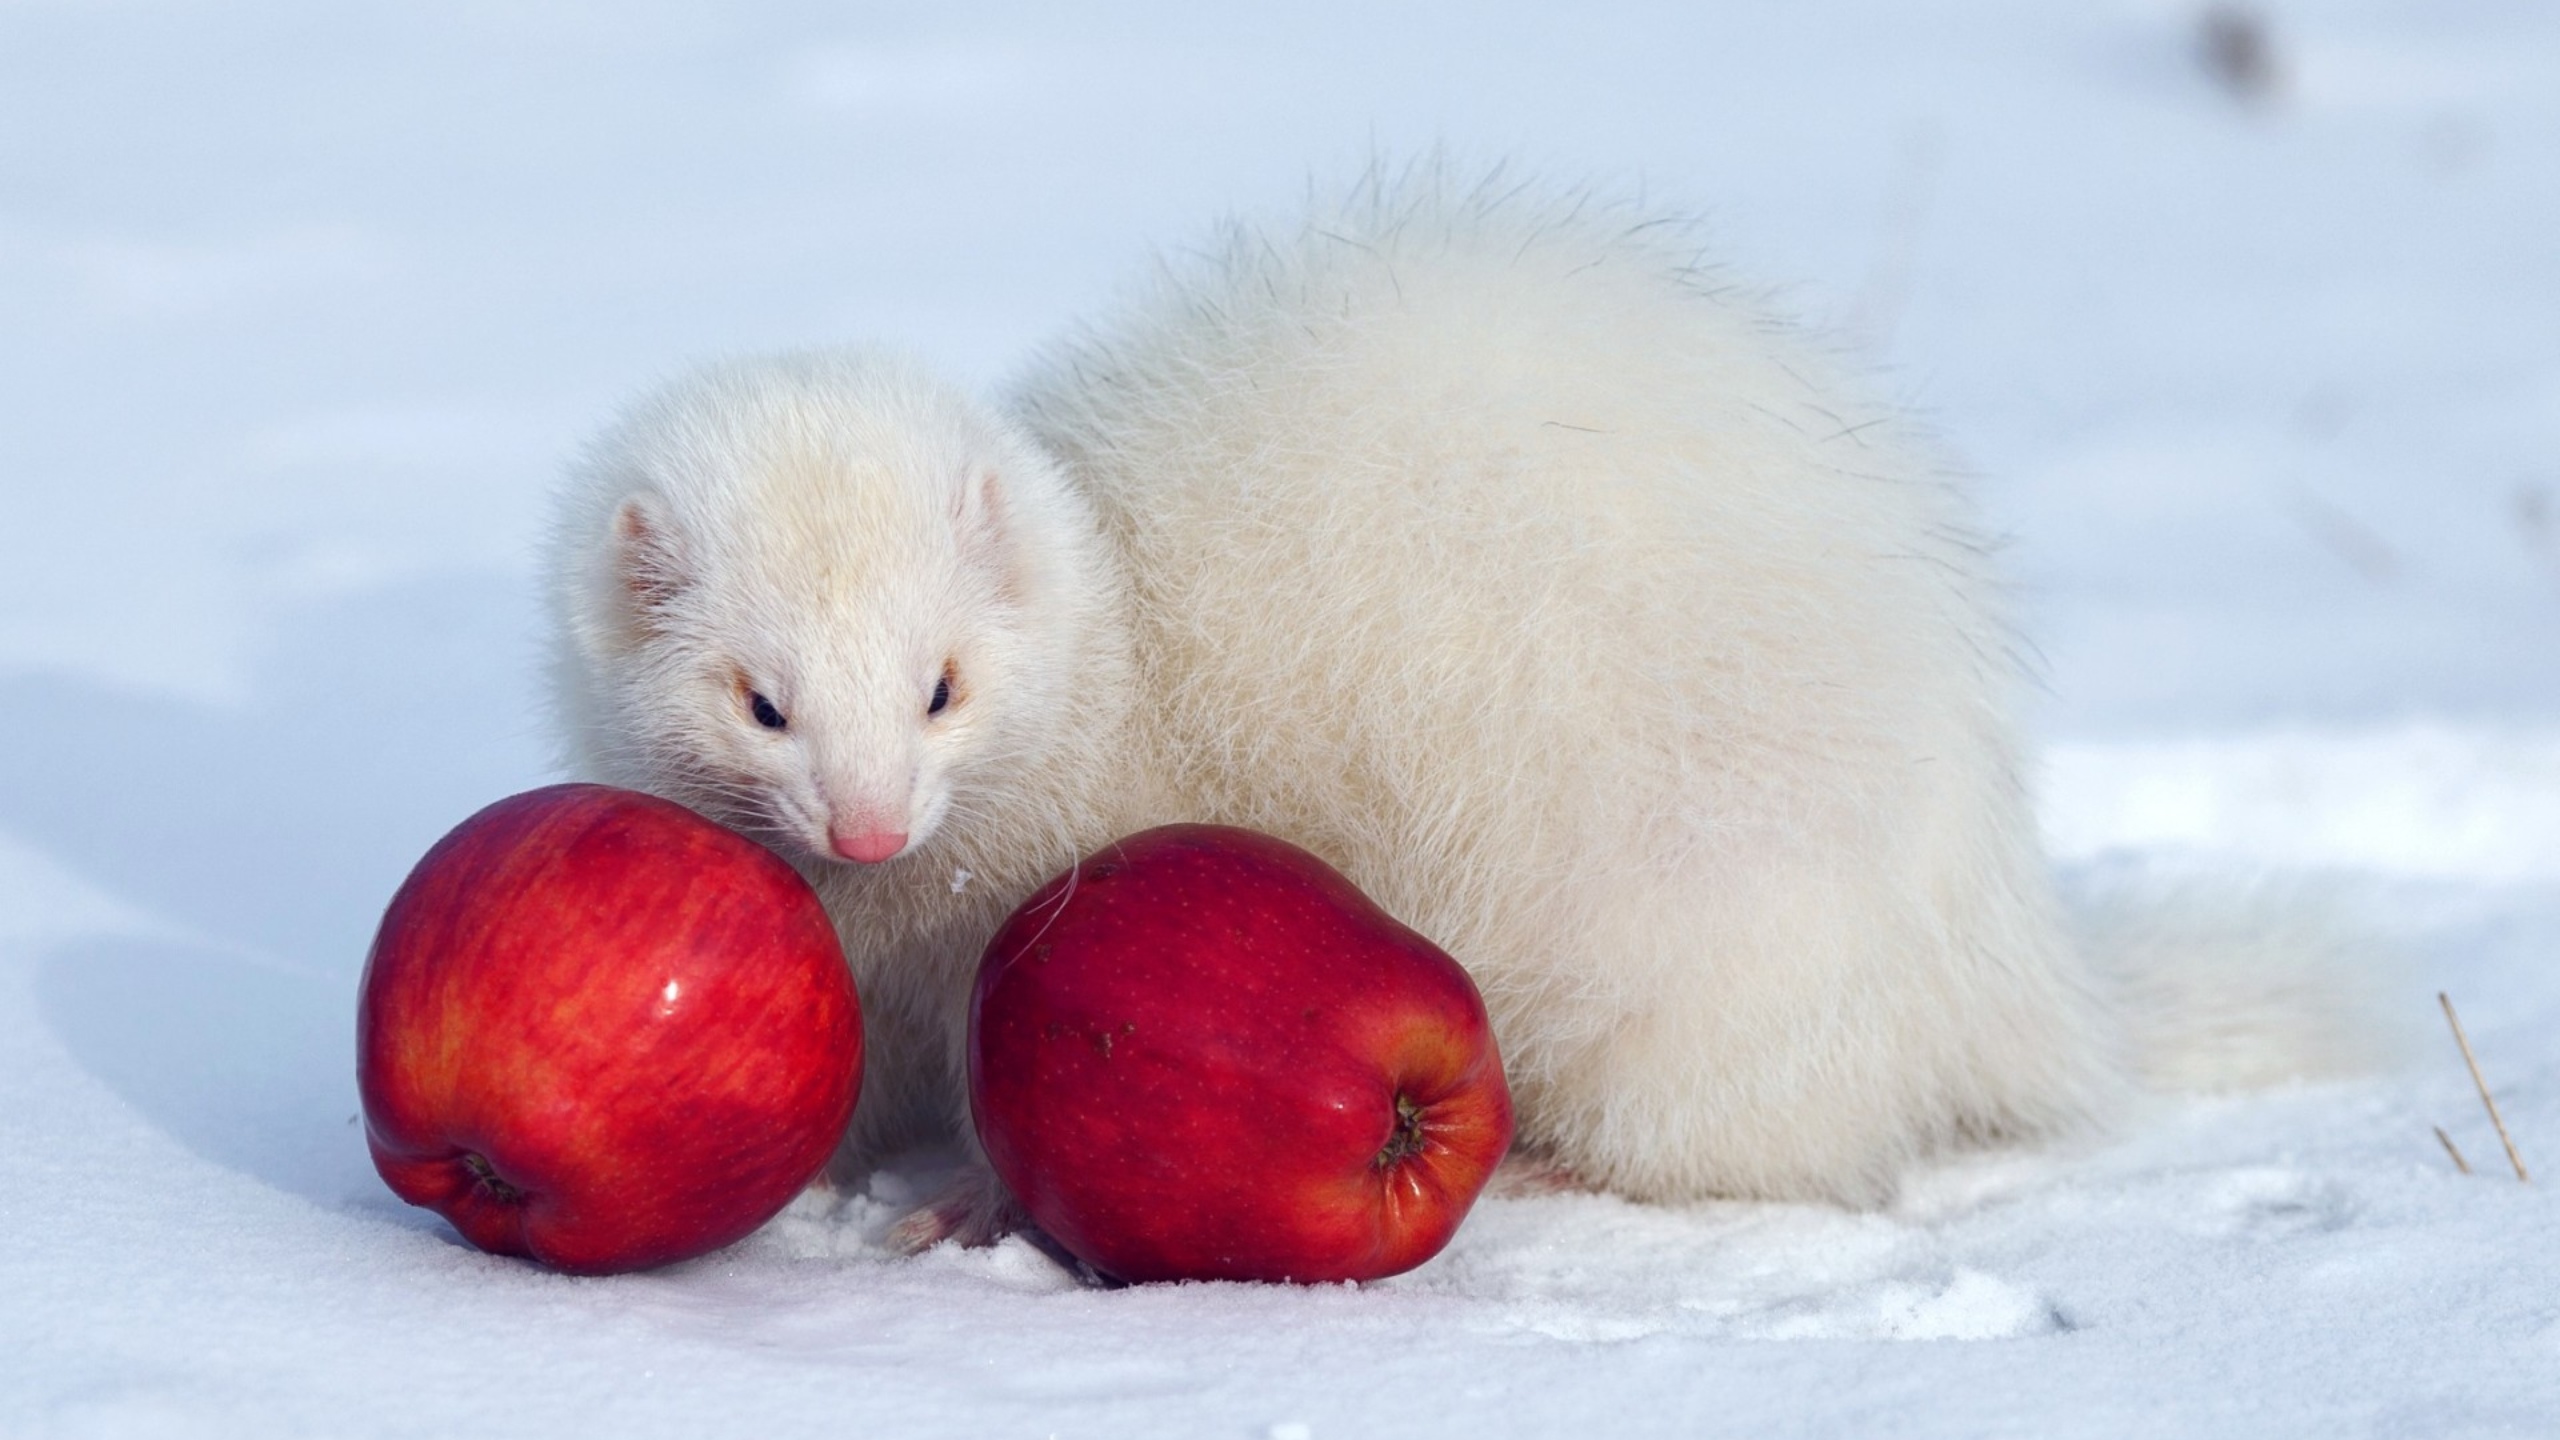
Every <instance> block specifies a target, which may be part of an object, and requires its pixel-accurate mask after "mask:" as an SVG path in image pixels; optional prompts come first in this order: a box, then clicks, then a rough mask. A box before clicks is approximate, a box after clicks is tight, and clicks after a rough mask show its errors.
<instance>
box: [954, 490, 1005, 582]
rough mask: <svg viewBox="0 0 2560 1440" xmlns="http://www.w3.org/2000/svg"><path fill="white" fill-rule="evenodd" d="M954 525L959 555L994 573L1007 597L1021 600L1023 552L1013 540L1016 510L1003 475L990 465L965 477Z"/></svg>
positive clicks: (969, 562)
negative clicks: (1019, 553)
mask: <svg viewBox="0 0 2560 1440" xmlns="http://www.w3.org/2000/svg"><path fill="white" fill-rule="evenodd" d="M951 527H952V530H953V531H954V532H955V533H956V534H957V535H958V536H959V538H960V558H961V559H962V560H963V561H965V562H966V563H968V564H970V565H973V566H976V567H978V568H980V569H982V570H984V571H986V572H987V573H988V574H990V575H993V576H995V577H996V583H997V586H998V588H999V590H1000V592H1001V593H1002V594H1003V596H1004V597H1005V598H1006V599H1007V600H1019V599H1020V598H1021V588H1022V587H1021V584H1020V578H1021V577H1020V576H1019V575H1018V574H1016V570H1017V568H1018V566H1019V564H1020V556H1019V555H1018V554H1017V553H1016V551H1015V548H1014V544H1013V512H1012V508H1011V507H1010V506H1009V505H1008V504H1007V503H1006V501H1005V494H1004V477H1003V476H1002V475H999V474H997V473H996V472H995V471H994V470H992V469H990V470H981V471H979V472H978V473H977V474H976V475H974V476H972V477H971V478H969V479H967V480H964V481H962V482H961V485H960V490H959V494H958V495H957V496H956V497H955V498H954V499H953V501H952V505H951Z"/></svg>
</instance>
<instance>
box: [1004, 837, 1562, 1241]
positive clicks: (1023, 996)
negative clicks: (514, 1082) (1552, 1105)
mask: <svg viewBox="0 0 2560 1440" xmlns="http://www.w3.org/2000/svg"><path fill="white" fill-rule="evenodd" d="M969 1099H970V1106H971V1110H972V1112H973V1114H974V1115H975V1117H976V1124H977V1131H978V1138H979V1141H980V1143H981V1144H983V1145H984V1146H985V1147H986V1152H987V1158H988V1159H989V1160H991V1161H992V1162H993V1163H994V1165H995V1169H996V1173H997V1174H998V1175H999V1176H1001V1177H1002V1178H1003V1180H1004V1182H1005V1184H1006V1185H1007V1186H1008V1187H1010V1188H1011V1189H1012V1191H1013V1194H1014V1196H1015V1198H1016V1199H1017V1200H1019V1201H1020V1202H1021V1203H1022V1206H1023V1208H1024V1209H1025V1211H1026V1212H1028V1213H1029V1215H1030V1216H1031V1218H1032V1219H1033V1220H1034V1221H1035V1222H1036V1223H1037V1224H1038V1225H1039V1226H1040V1227H1041V1228H1042V1229H1043V1230H1045V1231H1047V1232H1048V1233H1049V1234H1050V1235H1051V1236H1052V1237H1053V1238H1055V1239H1056V1240H1057V1241H1058V1243H1060V1244H1061V1245H1064V1246H1065V1247H1066V1248H1067V1249H1068V1250H1069V1251H1072V1252H1073V1253H1074V1254H1076V1255H1077V1256H1078V1257H1080V1258H1082V1259H1083V1260H1084V1261H1085V1262H1086V1263H1087V1264H1089V1265H1091V1266H1093V1267H1094V1268H1095V1269H1096V1270H1099V1271H1102V1272H1103V1273H1105V1274H1108V1275H1112V1276H1116V1277H1118V1278H1120V1279H1123V1280H1130V1281H1146V1280H1177V1279H1203V1280H1207V1279H1227V1280H1297V1281H1305V1282H1322V1281H1334V1280H1367V1279H1374V1278H1376V1277H1378V1276H1382V1275H1393V1274H1396V1273H1397V1272H1399V1271H1403V1270H1409V1269H1412V1268H1413V1267H1414V1266H1416V1265H1419V1264H1421V1263H1422V1262H1423V1261H1425V1260H1428V1259H1430V1258H1431V1257H1432V1256H1433V1255H1435V1254H1437V1253H1439V1250H1440V1247H1441V1246H1442V1245H1445V1244H1447V1243H1448V1240H1449V1237H1450V1235H1451V1234H1452V1233H1454V1232H1455V1231H1456V1230H1457V1228H1458V1222H1459V1221H1460V1220H1461V1219H1463V1218H1465V1216H1466V1212H1467V1207H1468V1206H1469V1205H1471V1204H1473V1203H1474V1201H1475V1197H1476V1193H1477V1192H1478V1191H1479V1190H1481V1189H1482V1188H1483V1186H1484V1182H1485V1180H1486V1178H1487V1177H1488V1176H1489V1175H1491V1174H1492V1172H1493V1167H1494V1165H1495V1164H1496V1163H1497V1162H1499V1161H1500V1160H1501V1158H1502V1155H1503V1152H1504V1151H1505V1150H1506V1149H1508V1148H1509V1147H1510V1144H1511V1095H1510V1091H1509V1090H1508V1089H1507V1088H1506V1087H1505V1085H1504V1083H1503V1078H1502V1062H1501V1060H1500V1058H1499V1057H1498V1056H1497V1055H1496V1054H1495V1051H1494V1043H1493V1032H1492V1029H1491V1027H1490V1026H1489V1025H1488V1024H1487V1023H1486V1020H1485V1010H1484V1001H1483V999H1482V997H1480V996H1479V995H1478V994H1477V993H1476V987H1475V984H1474V982H1472V981H1470V980H1469V979H1468V978H1467V973H1466V971H1464V970H1463V969H1460V968H1459V966H1458V963H1457V962H1456V961H1454V960H1452V959H1450V958H1449V956H1448V955H1447V954H1446V953H1444V952H1443V951H1441V950H1440V948H1439V947H1437V946H1435V945H1433V944H1432V943H1431V942H1430V941H1428V940H1425V939H1424V938H1422V937H1421V936H1420V935H1417V934H1415V933H1414V932H1413V931H1412V930H1409V929H1407V928H1406V927H1405V926H1403V925H1401V924H1399V923H1397V921H1396V920H1395V919H1394V918H1393V917H1392V916H1390V915H1388V914H1387V913H1386V911H1384V910H1382V909H1380V908H1379V907H1378V906H1377V905H1376V904H1375V903H1374V902H1372V901H1371V900H1370V899H1369V897H1368V896H1366V895H1364V894H1362V893H1361V892H1360V891H1359V889H1358V888H1356V887H1355V886H1353V885H1352V883H1351V882H1350V881H1349V880H1346V879H1344V878H1343V877H1342V875H1341V874H1340V873H1339V872H1337V871H1335V870H1334V869H1332V868H1331V867H1330V866H1328V865H1326V864H1325V863H1324V862H1323V861H1321V860H1318V859H1317V858H1316V857H1314V856H1313V855H1310V854H1308V853H1307V852H1306V851H1304V850H1301V849H1299V848H1298V847H1296V846H1294V845H1291V844H1288V843H1286V842H1284V841H1281V840H1276V839H1273V838H1272V837H1270V836H1267V835H1261V834H1256V833H1255V832H1253V831H1250V830H1237V829H1230V828H1227V827H1224V826H1215V825H1169V826H1165V827H1163V828H1161V829H1155V830H1148V831H1145V832H1143V833H1140V834H1137V835H1133V836H1130V837H1128V838H1127V839H1124V840H1121V841H1118V842H1117V843H1115V844H1112V845H1109V846H1107V847H1105V848H1104V849H1103V850H1102V851H1101V852H1099V853H1098V854H1096V855H1094V856H1093V857H1091V858H1090V859H1087V860H1086V861H1084V862H1083V863H1082V864H1080V865H1078V866H1077V867H1076V868H1075V869H1073V870H1071V871H1069V872H1068V873H1066V874H1064V875H1061V876H1059V877H1058V878H1057V879H1055V880H1052V881H1051V882H1049V884H1048V885H1047V886H1046V887H1044V888H1043V889H1041V890H1040V892H1039V893H1037V894H1035V895H1033V896H1032V897H1031V898H1030V899H1029V900H1026V901H1024V902H1023V904H1022V907H1021V908H1020V909H1018V910H1016V911H1015V912H1014V913H1013V915H1012V917H1011V918H1010V919H1008V920H1007V921H1006V922H1005V925H1004V928H1003V929H1002V930H1000V931H998V932H997V934H996V937H995V939H994V940H993V941H992V942H991V943H990V944H989V945H988V947H987V952H986V958H985V960H984V961H983V962H982V964H981V965H980V968H979V970H978V982H977V988H976V991H975V993H974V995H973V996H972V999H971V1003H970V1011H969Z"/></svg>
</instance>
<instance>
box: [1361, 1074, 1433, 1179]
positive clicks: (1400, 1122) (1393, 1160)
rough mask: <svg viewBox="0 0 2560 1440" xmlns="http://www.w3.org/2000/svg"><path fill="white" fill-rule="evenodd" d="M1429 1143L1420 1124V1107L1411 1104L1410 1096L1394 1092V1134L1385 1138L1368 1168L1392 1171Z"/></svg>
mask: <svg viewBox="0 0 2560 1440" xmlns="http://www.w3.org/2000/svg"><path fill="white" fill-rule="evenodd" d="M1430 1143H1431V1141H1430V1136H1429V1135H1428V1134H1427V1133H1426V1132H1425V1129H1424V1126H1423V1123H1422V1107H1421V1106H1419V1105H1417V1104H1415V1103H1413V1097H1412V1096H1410V1095H1407V1094H1405V1093H1404V1092H1403V1091H1401V1090H1399V1091H1397V1092H1396V1128H1395V1132H1394V1133H1393V1134H1391V1135H1389V1136H1388V1137H1387V1143H1386V1144H1385V1145H1383V1146H1380V1147H1379V1149H1378V1157H1377V1158H1376V1159H1374V1160H1372V1161H1370V1162H1369V1168H1371V1169H1373V1170H1392V1169H1394V1168H1395V1167H1397V1166H1398V1165H1401V1164H1403V1163H1404V1162H1406V1161H1407V1160H1410V1159H1412V1158H1413V1157H1414V1156H1416V1155H1419V1154H1421V1153H1422V1151H1423V1149H1424V1147H1425V1146H1427V1145H1429V1144H1430Z"/></svg>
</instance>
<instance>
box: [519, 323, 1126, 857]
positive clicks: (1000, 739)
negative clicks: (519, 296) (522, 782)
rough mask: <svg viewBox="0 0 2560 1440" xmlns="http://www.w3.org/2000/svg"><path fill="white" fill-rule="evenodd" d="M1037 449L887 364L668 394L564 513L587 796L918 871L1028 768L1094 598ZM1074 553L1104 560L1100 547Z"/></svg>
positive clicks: (747, 372)
mask: <svg viewBox="0 0 2560 1440" xmlns="http://www.w3.org/2000/svg"><path fill="white" fill-rule="evenodd" d="M1092 532H1093V525H1092V521H1091V519H1090V517H1089V515H1087V514H1085V513H1084V512H1083V510H1082V508H1081V506H1080V505H1079V503H1078V502H1077V501H1076V500H1075V498H1074V497H1073V495H1072V494H1071V493H1070V492H1069V491H1068V489H1067V487H1066V486H1065V484H1064V483H1063V481H1062V480H1061V479H1060V478H1059V476H1058V474H1057V472H1056V471H1055V469H1054V468H1053V467H1051V466H1050V465H1049V463H1048V462H1047V461H1046V460H1045V459H1043V458H1042V457H1041V456H1040V455H1039V454H1038V452H1037V451H1036V450H1035V449H1034V447H1033V446H1032V445H1031V444H1030V443H1029V442H1027V441H1025V440H1024V439H1022V438H1021V437H1020V436H1019V435H1017V434H1016V433H1015V432H1014V431H1013V430H1012V429H1011V428H1010V427H1008V426H1007V425H1005V424H1004V423H1003V422H1002V421H1000V420H999V419H998V418H997V417H995V416H994V415H993V414H992V413H990V412H988V411H987V410H985V409H984V408H982V407H981V406H979V405H978V404H976V403H975V402H973V401H972V400H970V399H969V398H968V397H966V396H964V395H962V394H960V393H958V392H957V391H955V390H952V389H951V388H949V387H947V386H944V385H942V384H939V383H937V382H935V381H933V380H931V379H929V378H928V377H926V376H925V375H924V374H922V373H921V372H920V371H919V370H918V369H917V368H916V367H914V366H912V365H910V364H907V363H904V362H901V361H898V360H895V359H891V358H888V357H884V356H877V355H867V354H810V355H794V356H787V357H783V358H780V359H776V360H769V361H761V362H753V363H747V364H733V365H725V366H720V367H717V368H714V369H711V370H708V371H705V372H702V373H700V374H698V375H695V376H693V377H691V378H689V379H686V380H683V381H680V382H678V383H677V384H675V385H673V386H671V387H669V388H668V389H667V390H665V391H664V392H662V393H660V394H659V395H658V396H656V397H655V398H654V399H652V400H650V401H648V402H646V403H644V404H642V405H641V406H639V407H637V408H636V409H635V410H634V411H632V412H631V413H630V414H628V415H627V416H626V417H625V418H624V419H623V421H622V422H621V423H620V424H619V425H618V426H617V427H615V428H614V429H613V430H612V431H611V432H609V433H608V434H607V435H606V436H605V437H604V438H603V439H602V440H601V441H600V442H599V443H598V444H597V446H596V447H595V448H594V450H593V451H592V452H591V453H590V455H589V457H588V459H587V460H586V462H585V464H584V465H583V466H581V467H580V470H579V473H578V474H577V476H576V477H575V481H574V482H573V484H572V485H571V487H570V493H569V497H568V504H567V506H566V507H565V512H564V515H563V518H562V532H561V534H560V535H559V537H558V543H557V548H556V550H555V562H556V563H555V564H554V567H553V573H554V581H555V592H556V593H555V601H556V603H557V606H558V609H559V611H560V618H561V621H562V624H561V631H562V641H563V644H562V646H561V654H560V656H559V666H560V669H561V671H562V672H563V673H562V675H561V679H562V681H563V685H562V689H563V691H564V694H565V696H566V699H567V706H566V708H567V709H568V711H569V715H568V719H569V722H570V725H571V728H572V730H573V731H574V732H576V735H577V739H578V740H579V742H580V743H581V745H582V747H583V748H584V750H585V751H586V758H587V760H588V762H589V766H590V768H591V769H593V770H595V771H598V772H600V773H601V774H602V775H603V777H604V778H607V779H611V780H613V781H615V782H617V783H621V784H627V785H633V786H636V787H639V788H644V789H648V790H652V791H655V792H657V793H659V794H663V795H667V796H669V797H671V798H674V799H677V800H679V801H682V802H684V803H686V804H689V805H692V806H694V807H695V808H697V809H699V810H701V811H703V812H704V813H706V814H710V815H713V816H715V817H717V818H719V819H721V820H724V821H726V822H728V823H730V824H732V825H735V826H737V827H738V828H740V829H742V830H746V831H748V832H750V833H753V834H757V835H758V836H760V837H761V838H763V839H765V840H767V841H768V842H769V843H774V844H776V845H778V846H780V847H781V848H784V849H786V850H789V851H795V852H797V853H800V854H802V855H804V856H807V857H811V858H815V859H819V860H827V861H839V862H844V863H849V864H861V865H876V864H880V863H882V862H885V861H889V860H893V859H895V858H897V857H899V856H902V855H907V854H911V853H913V852H915V851H917V850H918V849H919V848H921V847H923V846H924V845H925V844H926V843H927V842H928V841H929V840H931V838H932V837H933V836H934V835H935V833H936V831H937V830H938V829H940V828H941V827H943V826H944V825H945V823H946V821H948V820H949V819H950V818H951V816H952V815H953V813H954V808H955V805H959V804H964V803H965V802H964V801H962V799H961V798H960V797H962V796H963V795H964V794H966V793H967V790H966V787H965V785H964V783H963V782H964V780H965V778H966V777H967V775H968V773H969V772H970V771H971V770H972V769H973V768H986V769H990V770H992V769H996V768H1000V767H999V766H998V764H997V762H999V761H1001V760H1003V759H1004V758H1006V757H1008V756H1009V755H1010V754H1012V753H1014V752H1016V751H1018V750H1019V749H1020V748H1021V747H1023V746H1025V745H1036V744H1037V743H1038V734H1039V726H1040V724H1041V720H1042V715H1043V712H1044V711H1045V710H1048V709H1050V708H1052V707H1054V706H1055V705H1056V704H1057V703H1058V702H1059V700H1060V698H1061V696H1060V693H1059V692H1061V691H1063V690H1064V689H1065V688H1066V686H1067V685H1068V683H1069V677H1068V676H1067V675H1065V674H1062V673H1061V671H1062V669H1064V668H1066V667H1070V666H1072V664H1073V660H1072V658H1071V657H1072V655H1073V653H1074V651H1075V650H1076V648H1077V647H1076V646H1075V645H1074V644H1072V643H1070V642H1071V639H1072V637H1071V636H1070V635H1068V634H1066V633H1064V630H1063V629H1062V627H1066V628H1071V627H1073V626H1075V625H1076V624H1077V623H1079V622H1080V621H1081V620H1082V619H1084V618H1085V616H1084V613H1083V612H1085V611H1087V610H1089V609H1090V608H1091V607H1090V604H1089V602H1088V600H1087V599H1086V597H1089V596H1090V595H1091V594H1092V592H1093V591H1094V589H1095V586H1094V584H1093V583H1091V581H1090V580H1080V577H1079V576H1078V575H1077V573H1076V571H1077V569H1078V566H1079V565H1080V564H1082V563H1084V559H1085V558H1086V557H1084V556H1083V555H1082V553H1081V552H1080V551H1079V549H1078V545H1077V543H1076V540H1075V537H1077V536H1084V537H1090V536H1091V535H1092ZM1084 543H1086V544H1087V545H1089V544H1090V543H1091V542H1090V539H1089V538H1088V539H1087V540H1086V541H1085V542H1084Z"/></svg>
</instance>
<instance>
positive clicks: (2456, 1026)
mask: <svg viewBox="0 0 2560 1440" xmlns="http://www.w3.org/2000/svg"><path fill="white" fill-rule="evenodd" d="M2436 1003H2437V1004H2439V1005H2442V1006H2443V1007H2444V1019H2445V1023H2446V1024H2448V1025H2451V1026H2452V1027H2453V1043H2454V1044H2456V1045H2459V1046H2461V1047H2462V1063H2463V1064H2465V1065H2468V1066H2470V1067H2471V1083H2472V1084H2473V1085H2474V1086H2476V1087H2478V1089H2479V1091H2480V1103H2481V1104H2483V1105H2485V1106H2487V1107H2489V1123H2490V1124H2492V1125H2495V1126H2496V1127H2498V1143H2499V1144H2501V1145H2504V1146H2506V1147H2507V1163H2508V1164H2510V1165H2513V1166H2514V1167H2516V1180H2517V1181H2518V1182H2519V1183H2521V1184H2526V1185H2530V1184H2532V1183H2533V1177H2532V1176H2531V1175H2528V1174H2526V1173H2525V1168H2524V1157H2523V1156H2521V1155H2519V1154H2517V1153H2516V1142H2515V1137H2514V1136H2512V1135H2509V1134H2508V1133H2507V1122H2506V1120H2505V1119H2504V1118H2502V1117H2501V1116H2500V1115H2499V1114H2498V1102H2497V1101H2495V1100H2492V1099H2490V1098H2489V1082H2488V1081H2486V1080H2483V1079H2481V1078H2480V1061H2479V1060H2478V1058H2477V1057H2475V1056H2473V1055H2472V1053H2471V1039H2470V1037H2469V1036H2466V1035H2464V1034H2463V1033H2462V1017H2461V1016H2459V1015H2456V1014H2454V1013H2453V997H2452V996H2450V995H2447V994H2445V993H2444V992H2443V991H2441V990H2439V991H2437V992H2436Z"/></svg>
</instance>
